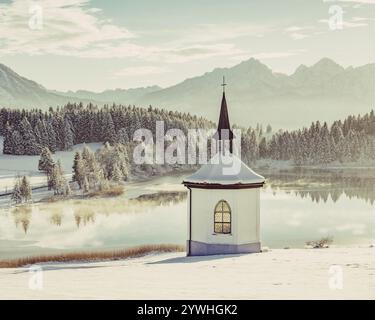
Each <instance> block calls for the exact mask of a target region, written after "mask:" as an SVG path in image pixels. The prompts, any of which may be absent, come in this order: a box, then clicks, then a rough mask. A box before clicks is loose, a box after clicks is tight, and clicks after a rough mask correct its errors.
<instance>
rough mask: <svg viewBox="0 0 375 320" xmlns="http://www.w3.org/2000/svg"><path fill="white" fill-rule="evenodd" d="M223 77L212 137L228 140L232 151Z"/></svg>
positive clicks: (231, 134)
mask: <svg viewBox="0 0 375 320" xmlns="http://www.w3.org/2000/svg"><path fill="white" fill-rule="evenodd" d="M226 85H227V84H226V83H225V77H223V84H222V85H221V86H222V87H223V97H222V99H221V107H220V116H219V123H218V127H217V131H216V133H215V134H214V136H213V138H214V139H215V140H218V141H229V151H230V153H232V151H233V150H232V144H233V143H232V141H233V132H232V130H231V128H230V123H229V115H228V106H227V100H226V98H225V86H226Z"/></svg>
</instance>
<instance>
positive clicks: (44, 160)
mask: <svg viewBox="0 0 375 320" xmlns="http://www.w3.org/2000/svg"><path fill="white" fill-rule="evenodd" d="M54 165H55V162H54V160H53V158H52V153H51V151H50V150H49V149H48V147H43V148H42V152H41V153H40V158H39V163H38V170H39V171H43V172H45V173H46V174H47V175H49V174H50V173H51V170H52V168H53V166H54Z"/></svg>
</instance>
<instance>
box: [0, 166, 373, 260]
mask: <svg viewBox="0 0 375 320" xmlns="http://www.w3.org/2000/svg"><path fill="white" fill-rule="evenodd" d="M258 171H259V172H260V173H262V174H263V175H265V176H266V178H267V186H266V187H265V188H264V189H263V190H262V191H261V239H262V244H263V245H264V246H269V247H271V248H283V247H293V248H298V247H303V246H304V244H305V242H306V241H308V240H315V239H318V238H321V237H323V236H327V235H329V236H332V237H333V238H334V244H336V245H358V244H361V245H363V244H365V245H368V244H370V243H375V206H374V200H375V171H371V170H364V169H358V170H355V169H345V170H334V171H326V170H311V169H309V170H293V171H281V172H279V173H269V172H266V171H262V170H258ZM182 179H183V176H172V177H161V178H157V179H155V180H153V181H151V182H140V183H133V184H130V185H128V186H127V191H126V193H125V194H124V195H123V196H120V197H117V198H111V199H90V200H87V199H84V200H69V201H65V202H55V203H39V204H35V205H33V206H31V207H30V208H9V209H0V259H1V258H11V257H19V256H25V255H33V254H43V253H52V252H54V253H57V252H60V251H61V250H64V251H76V250H102V249H114V248H124V247H127V246H134V245H140V244H150V243H175V244H184V243H185V240H186V233H187V218H186V211H187V208H186V191H185V189H184V187H183V186H182V185H181V181H182Z"/></svg>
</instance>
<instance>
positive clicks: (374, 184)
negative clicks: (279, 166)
mask: <svg viewBox="0 0 375 320" xmlns="http://www.w3.org/2000/svg"><path fill="white" fill-rule="evenodd" d="M267 177H268V179H267V186H270V187H271V189H272V190H273V191H274V192H275V193H276V191H277V190H292V191H293V193H294V194H295V195H296V196H299V197H301V198H302V199H304V198H309V199H310V200H311V201H313V202H316V203H319V202H320V201H322V202H324V203H326V202H327V200H328V199H329V198H331V199H332V201H333V202H337V201H338V200H339V199H340V198H341V197H342V196H346V197H348V198H349V199H353V198H354V199H360V200H365V201H366V202H368V203H370V204H372V205H373V204H374V202H375V171H368V170H357V172H355V171H354V172H350V171H348V170H346V171H343V170H336V171H327V170H318V169H316V170H309V171H306V170H302V169H299V170H298V169H296V170H293V171H284V172H283V171H281V172H279V173H277V174H275V173H273V174H271V175H269V176H267Z"/></svg>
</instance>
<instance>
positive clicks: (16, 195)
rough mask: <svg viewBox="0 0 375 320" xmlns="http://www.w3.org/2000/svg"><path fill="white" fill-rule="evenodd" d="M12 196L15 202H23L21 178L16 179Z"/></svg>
mask: <svg viewBox="0 0 375 320" xmlns="http://www.w3.org/2000/svg"><path fill="white" fill-rule="evenodd" d="M10 198H11V200H12V201H13V202H14V203H15V204H19V203H21V202H22V193H21V184H20V179H19V178H17V179H16V180H15V181H14V187H13V192H12V195H11V197H10Z"/></svg>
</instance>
